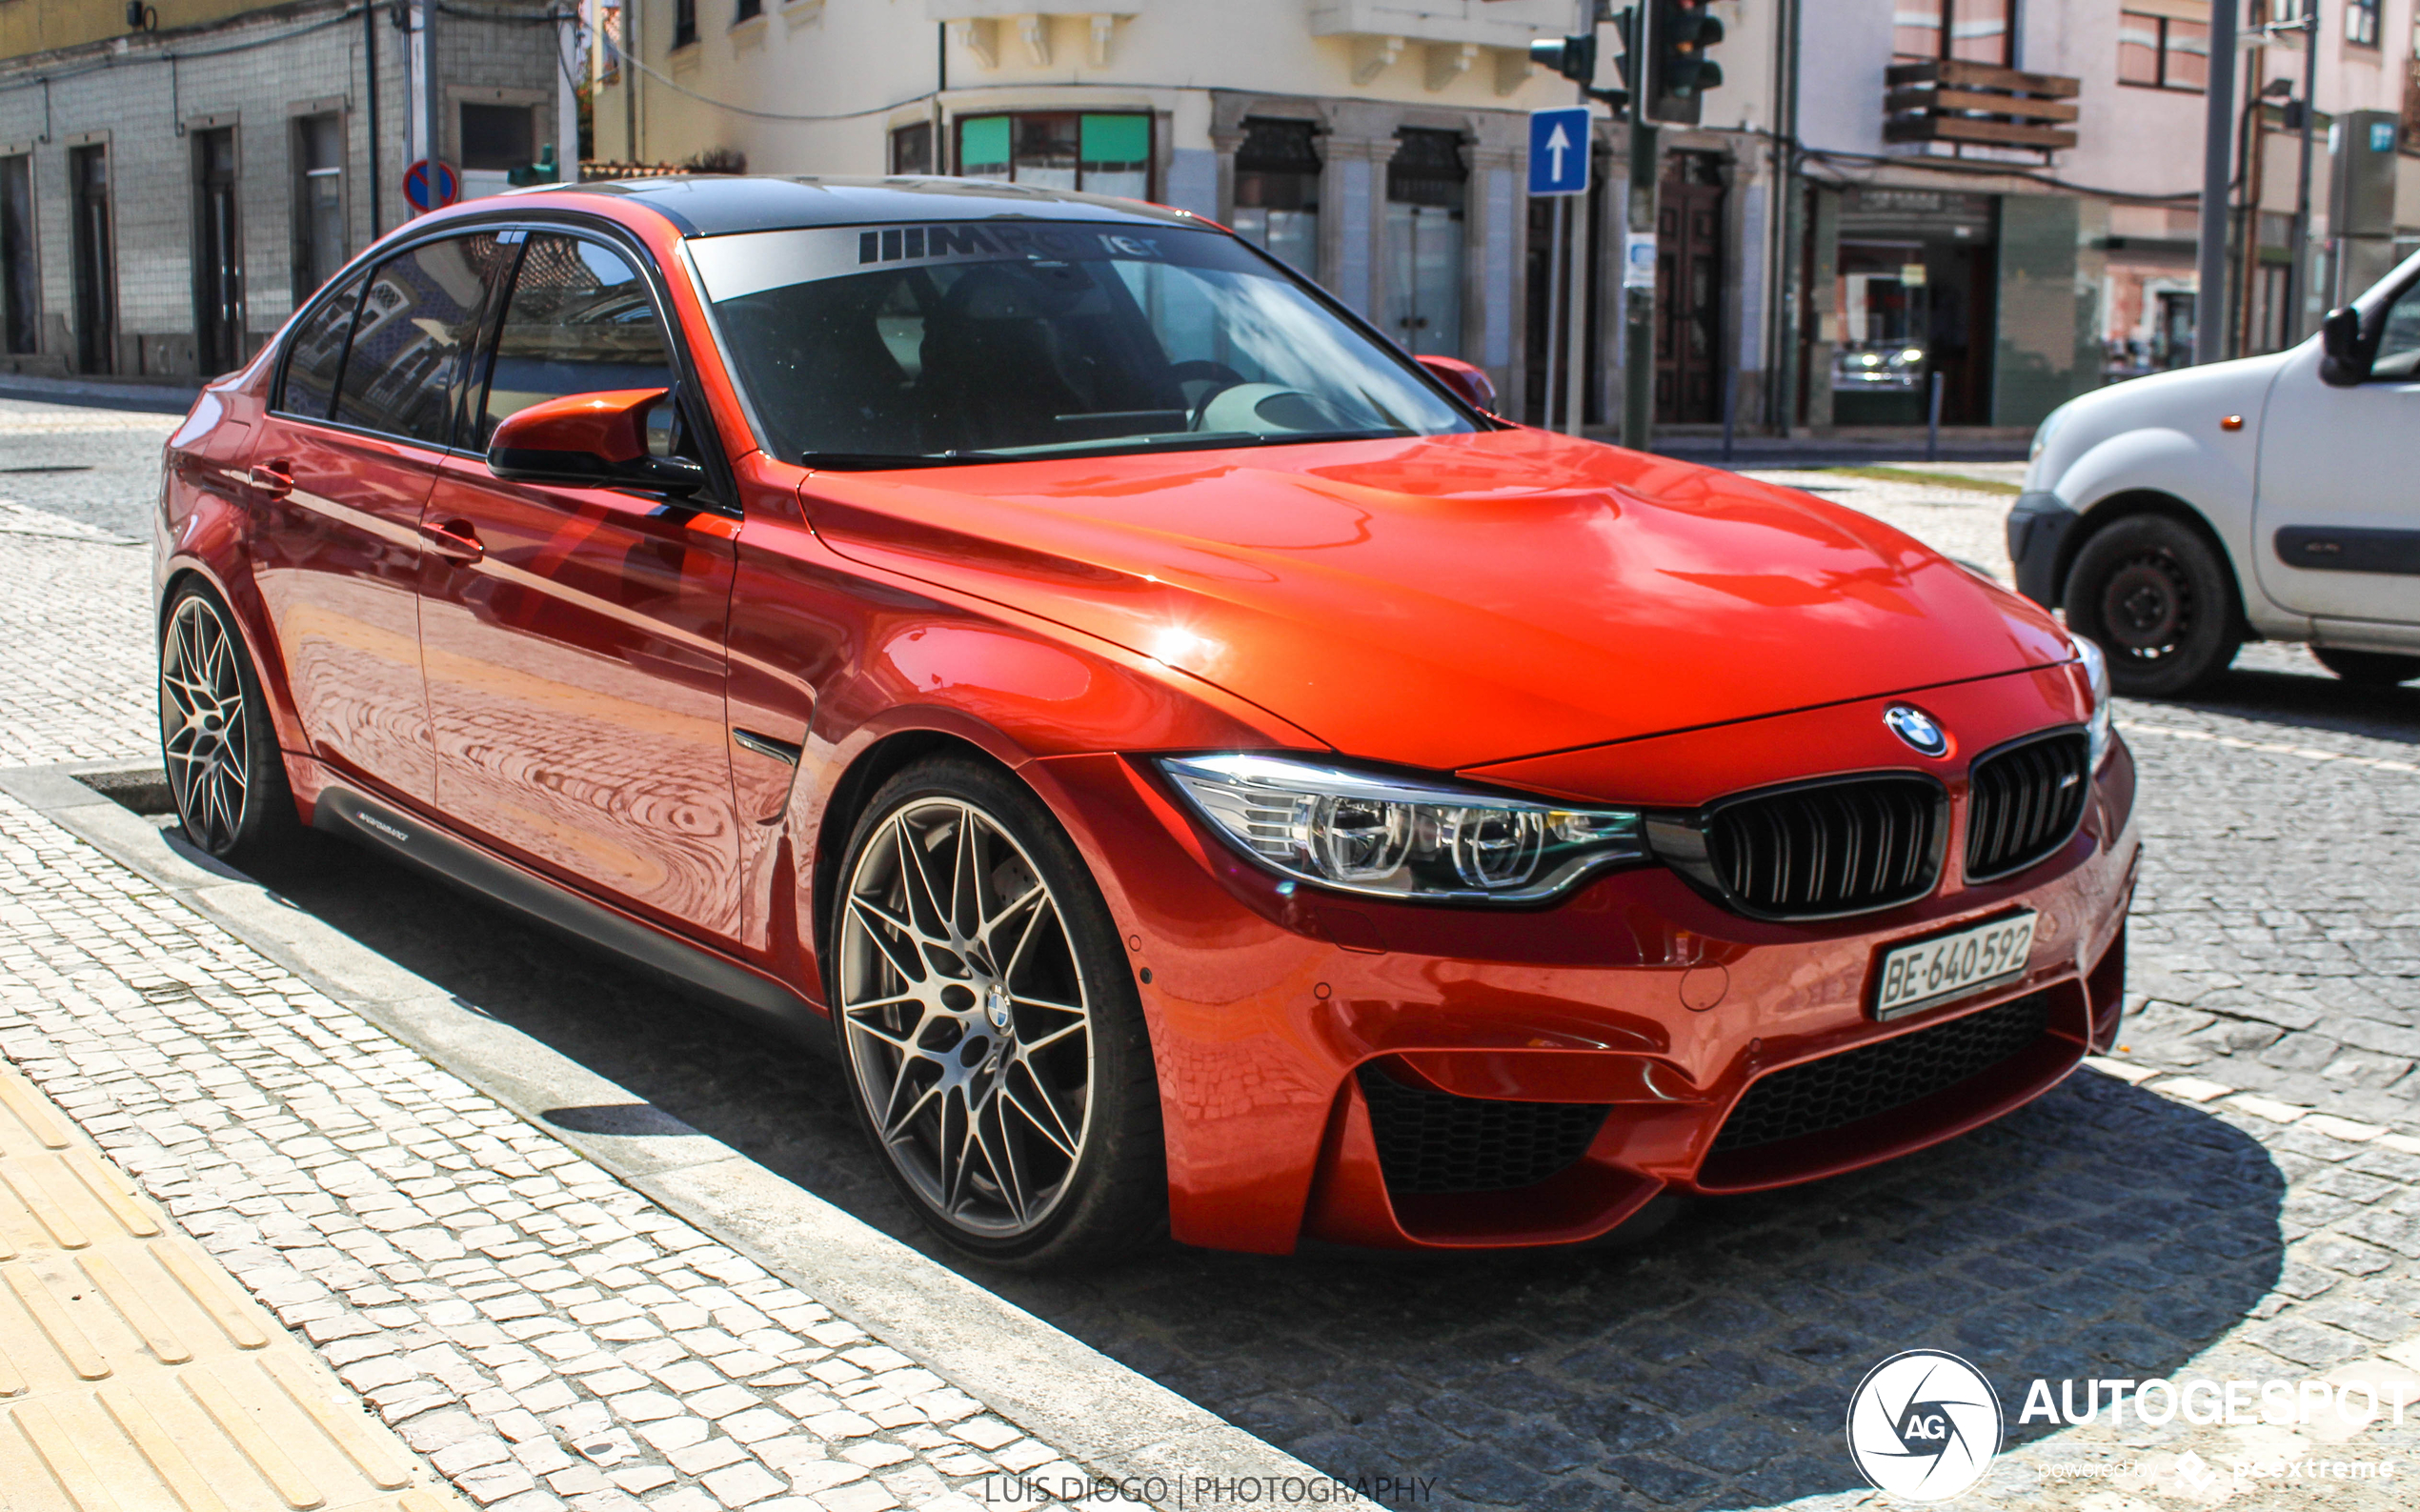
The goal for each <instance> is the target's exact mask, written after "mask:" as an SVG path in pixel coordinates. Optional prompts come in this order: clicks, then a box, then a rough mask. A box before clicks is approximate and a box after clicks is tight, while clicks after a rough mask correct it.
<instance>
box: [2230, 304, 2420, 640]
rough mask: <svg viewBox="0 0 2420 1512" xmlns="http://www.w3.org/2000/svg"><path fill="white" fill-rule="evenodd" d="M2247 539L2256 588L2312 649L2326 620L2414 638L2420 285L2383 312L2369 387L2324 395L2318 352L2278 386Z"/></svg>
mask: <svg viewBox="0 0 2420 1512" xmlns="http://www.w3.org/2000/svg"><path fill="white" fill-rule="evenodd" d="M2252 534H2253V538H2252V556H2253V560H2254V561H2255V563H2256V564H2257V566H2256V568H2255V570H2256V571H2257V572H2258V573H2259V575H2260V583H2261V587H2262V589H2263V590H2264V591H2265V592H2266V593H2267V594H2268V595H2269V597H2270V598H2271V599H2273V600H2275V601H2276V602H2277V603H2279V604H2281V605H2283V606H2284V607H2286V608H2288V609H2290V610H2293V611H2295V612H2296V613H2298V614H2305V615H2311V616H2313V617H2314V618H2316V619H2318V620H2320V621H2322V623H2321V624H2320V625H2319V637H2320V639H2322V640H2327V639H2329V638H2331V635H2330V630H2331V627H2330V626H2329V625H2328V624H2327V623H2326V621H2328V620H2330V619H2333V620H2338V621H2351V622H2354V623H2349V624H2344V625H2340V626H2338V627H2335V631H2336V635H2337V636H2338V637H2342V636H2345V635H2349V636H2350V637H2351V638H2353V639H2355V640H2359V639H2361V638H2362V632H2363V631H2364V629H2365V628H2369V629H2373V630H2385V629H2387V628H2389V627H2420V281H2415V282H2414V283H2412V284H2411V285H2410V286H2409V287H2407V288H2406V289H2405V290H2404V291H2403V292H2401V293H2400V294H2398V295H2397V296H2396V297H2395V300H2394V303H2393V304H2392V305H2391V306H2390V307H2389V309H2388V312H2387V318H2386V325H2385V329H2384V331H2383V333H2382V334H2381V336H2380V339H2379V342H2378V357H2377V361H2376V362H2375V363H2374V364H2373V365H2372V366H2371V369H2370V380H2369V381H2368V382H2366V383H2363V384H2360V385H2358V386H2356V387H2354V388H2350V389H2333V388H2329V386H2328V385H2326V384H2324V383H2322V382H2320V381H2319V365H2318V356H2317V353H2316V352H2315V351H2306V352H2303V353H2297V354H2296V356H2295V358H2294V360H2293V362H2292V363H2291V364H2290V365H2289V366H2288V367H2287V369H2286V370H2285V371H2284V372H2283V373H2280V374H2279V375H2278V378H2277V383H2276V386H2275V387H2274V388H2273V389H2272V390H2271V391H2270V393H2269V407H2268V410H2267V413H2265V414H2264V415H2263V417H2262V421H2261V432H2260V494H2259V500H2258V503H2257V504H2256V505H2255V507H2254V514H2253V532H2252ZM2360 622H2367V626H2365V625H2364V624H2362V623H2360ZM2397 638H2403V637H2401V636H2398V637H2397Z"/></svg>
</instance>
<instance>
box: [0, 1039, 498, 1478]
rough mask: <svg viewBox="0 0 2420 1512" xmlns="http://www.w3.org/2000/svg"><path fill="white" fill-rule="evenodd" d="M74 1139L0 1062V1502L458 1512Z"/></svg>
mask: <svg viewBox="0 0 2420 1512" xmlns="http://www.w3.org/2000/svg"><path fill="white" fill-rule="evenodd" d="M71 1130H72V1125H71V1124H70V1123H69V1122H68V1120H67V1119H64V1118H63V1117H61V1115H60V1114H59V1111H58V1110H57V1109H56V1108H55V1107H53V1106H52V1105H51V1104H50V1101H49V1099H45V1098H44V1097H43V1096H42V1095H41V1093H40V1092H38V1091H36V1090H35V1089H34V1088H33V1086H32V1085H31V1084H30V1083H29V1082H27V1081H26V1080H25V1079H23V1078H21V1077H18V1076H16V1075H15V1074H14V1073H12V1072H6V1071H0V1283H5V1284H0V1506H5V1507H6V1508H7V1509H8V1512H468V1508H469V1503H468V1502H464V1501H462V1500H461V1499H460V1498H459V1497H457V1496H456V1495H454V1491H453V1490H452V1489H451V1488H450V1487H447V1486H445V1485H444V1484H442V1483H441V1482H438V1481H436V1480H435V1479H434V1476H432V1475H431V1473H430V1472H429V1470H428V1469H427V1468H426V1467H425V1466H423V1465H422V1464H421V1463H420V1462H418V1461H417V1460H416V1459H414V1458H413V1455H412V1453H411V1451H410V1450H408V1449H406V1448H405V1447H404V1446H403V1444H402V1443H401V1442H400V1441H397V1440H396V1439H395V1437H394V1436H393V1434H391V1433H390V1432H388V1431H387V1429H386V1427H385V1426H384V1425H383V1424H381V1423H379V1422H378V1421H376V1420H374V1419H373V1418H371V1417H370V1416H369V1415H368V1414H366V1413H365V1412H363V1411H362V1409H361V1406H360V1403H359V1402H358V1401H356V1400H355V1399H354V1397H353V1394H352V1392H350V1391H349V1390H347V1389H346V1387H345V1386H344V1384H343V1383H342V1382H340V1381H337V1380H336V1379H335V1377H334V1376H333V1375H331V1374H330V1373H329V1372H328V1370H327V1368H326V1367H325V1366H323V1365H321V1364H320V1362H319V1361H318V1360H317V1359H316V1358H315V1357H314V1356H313V1354H312V1353H311V1351H310V1350H309V1349H307V1348H305V1347H304V1346H303V1345H302V1344H301V1343H300V1342H299V1341H296V1340H295V1339H294V1338H293V1337H292V1335H290V1334H288V1333H287V1332H286V1331H285V1330H284V1329H283V1328H281V1327H279V1326H278V1325H277V1322H276V1320H274V1319H272V1318H271V1317H270V1316H269V1315H268V1314H267V1313H265V1312H263V1311H262V1310H261V1309H260V1307H259V1306H258V1305H257V1304H256V1303H254V1302H253V1301H252V1299H251V1298H250V1297H248V1296H246V1295H245V1292H244V1288H243V1286H242V1284H241V1283H240V1282H238V1281H237V1280H235V1279H234V1278H233V1277H232V1276H230V1275H228V1274H227V1272H226V1271H225V1270H224V1269H223V1268H221V1267H220V1266H219V1264H218V1262H217V1261H216V1260H212V1259H211V1258H210V1256H209V1255H208V1254H206V1253H204V1252H203V1251H202V1250H201V1249H200V1248H199V1247H198V1246H196V1245H195V1244H194V1243H193V1242H192V1240H189V1239H187V1238H185V1237H184V1236H183V1235H181V1234H179V1233H177V1232H176V1231H175V1228H174V1227H173V1225H172V1224H171V1223H170V1222H169V1221H168V1220H167V1219H166V1218H165V1217H164V1216H163V1215H162V1214H161V1213H160V1212H159V1210H158V1209H157V1208H155V1207H153V1206H152V1205H151V1203H150V1202H149V1201H147V1200H144V1199H143V1198H142V1197H141V1196H140V1195H139V1194H137V1193H136V1192H135V1190H134V1188H133V1186H132V1184H131V1182H129V1181H128V1180H127V1179H125V1177H124V1176H123V1175H121V1174H120V1173H119V1172H118V1170H117V1169H116V1167H114V1166H112V1165H111V1164H110V1163H109V1162H108V1160H107V1159H104V1158H103V1157H102V1156H101V1154H100V1152H99V1151H97V1150H95V1149H94V1148H93V1147H92V1146H91V1145H90V1144H88V1143H87V1142H85V1141H84V1139H82V1138H81V1137H80V1136H79V1135H77V1134H75V1133H73V1132H71Z"/></svg>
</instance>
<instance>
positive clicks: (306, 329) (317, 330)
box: [270, 273, 364, 420]
mask: <svg viewBox="0 0 2420 1512" xmlns="http://www.w3.org/2000/svg"><path fill="white" fill-rule="evenodd" d="M363 279H364V275H362V274H359V273H355V274H354V275H353V277H351V278H348V279H346V280H345V286H344V287H343V288H342V289H339V290H337V291H336V292H334V293H333V294H331V295H330V296H329V297H328V298H327V299H326V300H325V301H323V302H322V303H321V304H320V306H319V308H318V309H316V310H313V312H311V313H310V315H309V316H307V317H306V318H305V319H304V321H303V323H302V325H301V326H299V327H298V328H296V330H295V332H294V338H293V340H292V342H290V343H289V344H288V345H287V348H286V376H285V378H284V380H283V387H282V388H281V389H280V390H279V392H278V395H277V402H276V403H275V404H272V405H271V406H270V408H271V409H273V410H281V411H283V412H285V413H288V414H301V415H308V416H310V417H311V418H312V419H314V420H324V419H326V418H328V404H329V401H330V400H332V399H333V398H334V397H335V394H336V373H337V372H338V370H339V369H341V368H342V367H343V366H344V361H345V337H347V336H348V335H351V334H352V333H353V312H354V310H355V309H356V308H358V307H359V305H360V304H361V285H362V283H363Z"/></svg>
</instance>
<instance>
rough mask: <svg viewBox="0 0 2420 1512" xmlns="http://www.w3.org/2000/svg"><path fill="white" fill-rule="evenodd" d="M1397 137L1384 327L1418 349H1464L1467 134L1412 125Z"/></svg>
mask: <svg viewBox="0 0 2420 1512" xmlns="http://www.w3.org/2000/svg"><path fill="white" fill-rule="evenodd" d="M1395 138H1396V144H1397V145H1396V148H1395V156H1394V157H1393V158H1392V159H1391V160H1389V161H1388V163H1387V165H1386V220H1385V233H1386V234H1385V241H1386V301H1385V315H1384V324H1385V330H1386V333H1387V334H1388V335H1391V336H1393V337H1394V338H1395V339H1396V340H1397V341H1399V342H1401V343H1402V346H1403V349H1404V350H1405V351H1407V352H1411V353H1415V354H1434V355H1442V356H1452V357H1459V356H1461V355H1462V216H1463V203H1464V201H1465V199H1466V198H1467V197H1468V190H1469V186H1470V170H1469V169H1468V168H1467V167H1466V166H1464V164H1463V162H1462V138H1461V136H1460V135H1459V134H1458V133H1456V132H1453V131H1422V130H1420V129H1418V128H1413V127H1406V128H1404V129H1403V130H1402V131H1398V132H1396V133H1395Z"/></svg>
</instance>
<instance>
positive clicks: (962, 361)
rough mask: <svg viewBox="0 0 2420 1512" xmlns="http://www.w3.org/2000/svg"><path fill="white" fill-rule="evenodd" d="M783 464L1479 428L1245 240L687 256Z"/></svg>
mask: <svg viewBox="0 0 2420 1512" xmlns="http://www.w3.org/2000/svg"><path fill="white" fill-rule="evenodd" d="M690 250H691V253H692V255H693V256H694V257H695V259H696V264H697V269H698V272H699V273H700V274H701V276H702V277H703V278H704V280H705V284H706V290H707V293H708V296H709V297H710V298H712V299H713V301H714V304H715V311H716V315H717V316H718V318H719V321H720V323H721V326H722V330H723V334H724V339H725V340H726V341H727V342H728V343H729V346H730V350H731V354H732V357H733V360H734V364H735V366H736V369H737V371H738V376H739V381H740V382H741V383H742V384H744V385H745V386H746V387H747V389H748V393H749V396H750V398H751V399H752V400H753V401H754V403H755V405H756V413H757V414H758V416H759V417H760V419H761V420H762V422H763V424H764V426H765V429H766V430H767V431H768V432H769V433H770V435H769V439H770V440H771V441H772V443H773V445H774V448H775V450H776V452H777V453H779V454H784V455H787V456H789V457H790V458H792V459H794V460H799V461H813V462H818V463H821V464H823V465H826V466H857V467H866V466H880V465H884V464H885V463H891V462H917V461H920V462H926V463H930V462H936V461H978V460H985V461H988V460H996V459H1006V458H1011V457H1026V456H1053V455H1080V454H1099V453H1105V452H1133V451H1144V450H1156V449H1182V448H1185V447H1190V446H1218V445H1241V444H1255V443H1260V442H1267V441H1282V440H1311V439H1329V438H1343V437H1355V436H1382V435H1438V434H1444V433H1452V432H1466V431H1470V430H1473V429H1476V427H1474V425H1473V424H1472V423H1471V421H1470V420H1469V419H1467V418H1466V417H1465V416H1464V415H1463V414H1462V413H1461V412H1460V411H1458V410H1457V409H1455V408H1454V407H1453V406H1452V405H1451V404H1450V403H1448V402H1447V401H1446V400H1444V399H1443V398H1442V397H1440V396H1439V395H1438V394H1437V393H1436V392H1435V391H1434V390H1433V389H1431V388H1430V387H1429V386H1428V385H1427V384H1426V383H1424V382H1422V379H1421V378H1420V377H1419V376H1417V375H1416V374H1415V373H1413V372H1411V371H1408V370H1407V368H1406V365H1405V363H1404V361H1403V359H1402V358H1401V357H1400V356H1398V355H1396V354H1395V353H1390V352H1388V351H1386V350H1385V349H1384V348H1382V347H1381V346H1379V345H1378V344H1376V343H1374V342H1372V341H1371V340H1370V339H1369V338H1368V337H1367V336H1365V335H1363V334H1361V333H1360V332H1358V331H1355V330H1354V329H1353V328H1352V327H1350V326H1348V325H1346V324H1345V323H1344V322H1343V321H1341V320H1340V319H1338V318H1337V317H1336V316H1335V315H1333V314H1331V313H1329V312H1327V311H1326V310H1325V309H1323V308H1321V305H1320V304H1319V303H1318V302H1317V301H1316V300H1314V299H1313V298H1312V297H1311V296H1310V295H1309V294H1307V293H1305V292H1303V291H1302V290H1301V288H1299V287H1298V286H1297V285H1295V283H1294V282H1293V281H1292V280H1291V279H1289V278H1288V277H1287V276H1286V275H1285V274H1284V273H1283V272H1280V271H1279V270H1277V269H1275V268H1273V267H1271V266H1270V265H1269V264H1268V263H1267V262H1265V261H1264V260H1262V259H1261V258H1260V257H1259V256H1258V255H1256V254H1255V253H1254V252H1251V251H1250V250H1249V249H1247V248H1245V247H1243V246H1241V245H1240V244H1239V243H1237V242H1236V241H1235V240H1234V239H1233V238H1231V237H1228V236H1225V235H1222V234H1220V233H1219V232H1206V231H1191V230H1185V229H1182V228H1177V227H1169V228H1164V229H1162V228H1148V229H1141V228H1138V229H1131V230H1130V229H1125V228H1119V229H1116V230H1103V229H1102V228H1100V227H1099V226H1098V225H1097V224H1096V225H1080V224H1079V225H1064V224H1057V225H1053V224H1035V223H1031V222H1011V223H1005V224H1003V223H1000V222H985V223H979V224H968V225H922V226H904V227H893V228H882V229H875V230H868V229H864V228H860V227H848V228H816V229H811V230H801V231H780V232H756V233H753V234H748V235H739V236H717V237H710V238H704V239H700V240H697V241H693V242H691V243H690Z"/></svg>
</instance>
